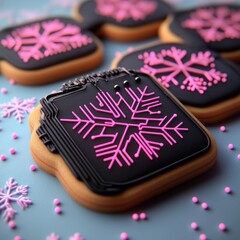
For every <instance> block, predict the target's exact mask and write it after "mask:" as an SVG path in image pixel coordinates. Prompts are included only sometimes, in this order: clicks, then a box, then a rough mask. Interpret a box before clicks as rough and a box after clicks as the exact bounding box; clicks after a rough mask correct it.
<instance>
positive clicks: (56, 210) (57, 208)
mask: <svg viewBox="0 0 240 240" xmlns="http://www.w3.org/2000/svg"><path fill="white" fill-rule="evenodd" d="M55 213H57V214H61V213H62V209H61V207H59V206H58V207H55Z"/></svg>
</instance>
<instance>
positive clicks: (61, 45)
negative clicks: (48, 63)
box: [1, 19, 93, 62]
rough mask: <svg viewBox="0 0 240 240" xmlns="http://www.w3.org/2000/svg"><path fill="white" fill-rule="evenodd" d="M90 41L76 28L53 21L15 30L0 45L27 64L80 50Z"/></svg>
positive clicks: (56, 20)
mask: <svg viewBox="0 0 240 240" xmlns="http://www.w3.org/2000/svg"><path fill="white" fill-rule="evenodd" d="M92 41H93V40H92V38H90V37H88V36H86V35H84V34H82V33H81V29H80V28H79V27H78V26H74V25H72V24H65V23H63V22H61V21H60V20H59V19H54V20H50V21H46V22H42V23H35V24H31V25H27V26H25V27H21V28H17V29H16V30H13V31H12V32H11V34H9V35H7V36H6V38H5V39H2V40H1V44H2V45H3V46H4V47H6V48H9V49H13V50H14V51H15V52H16V53H17V54H18V56H19V57H20V58H21V59H22V60H23V62H28V61H29V60H30V59H32V58H33V59H35V60H40V59H42V58H45V57H49V56H52V55H55V54H60V53H64V52H68V51H71V50H72V49H75V48H81V47H83V46H86V45H88V44H90V43H92Z"/></svg>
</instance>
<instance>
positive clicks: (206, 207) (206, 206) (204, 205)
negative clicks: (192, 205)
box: [201, 202, 208, 210]
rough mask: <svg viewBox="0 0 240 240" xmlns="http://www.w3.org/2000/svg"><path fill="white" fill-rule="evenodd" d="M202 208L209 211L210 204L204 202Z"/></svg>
mask: <svg viewBox="0 0 240 240" xmlns="http://www.w3.org/2000/svg"><path fill="white" fill-rule="evenodd" d="M201 206H202V208H203V209H204V210H207V209H208V204H207V203H206V202H203V203H202V204H201Z"/></svg>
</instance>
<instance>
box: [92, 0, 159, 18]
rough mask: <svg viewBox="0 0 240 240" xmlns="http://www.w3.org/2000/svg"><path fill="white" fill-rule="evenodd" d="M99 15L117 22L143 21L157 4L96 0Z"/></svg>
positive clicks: (137, 0) (142, 1)
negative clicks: (128, 20)
mask: <svg viewBox="0 0 240 240" xmlns="http://www.w3.org/2000/svg"><path fill="white" fill-rule="evenodd" d="M96 4H97V7H96V11H97V13H98V14H99V15H101V16H105V17H111V18H113V19H115V20H116V21H118V22H122V21H124V20H126V19H133V20H135V21H137V20H143V19H145V18H146V17H147V16H148V15H150V14H151V13H153V12H154V11H155V10H156V9H157V6H158V4H157V2H155V1H147V0H96Z"/></svg>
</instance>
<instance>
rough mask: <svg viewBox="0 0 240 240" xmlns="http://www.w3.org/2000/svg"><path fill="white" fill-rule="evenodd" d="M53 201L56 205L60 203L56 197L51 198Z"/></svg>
mask: <svg viewBox="0 0 240 240" xmlns="http://www.w3.org/2000/svg"><path fill="white" fill-rule="evenodd" d="M53 203H54V204H55V205H56V206H58V205H60V204H61V202H60V200H59V199H58V198H55V199H54V200H53Z"/></svg>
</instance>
